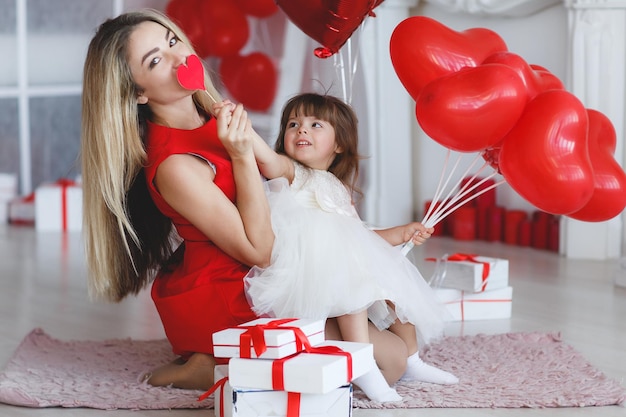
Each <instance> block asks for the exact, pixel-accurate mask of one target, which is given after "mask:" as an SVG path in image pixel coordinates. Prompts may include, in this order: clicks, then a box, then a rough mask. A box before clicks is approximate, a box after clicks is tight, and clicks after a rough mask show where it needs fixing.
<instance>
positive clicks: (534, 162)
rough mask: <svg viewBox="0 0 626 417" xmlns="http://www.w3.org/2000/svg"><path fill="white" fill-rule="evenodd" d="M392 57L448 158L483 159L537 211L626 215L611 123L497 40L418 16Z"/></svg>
mask: <svg viewBox="0 0 626 417" xmlns="http://www.w3.org/2000/svg"><path fill="white" fill-rule="evenodd" d="M390 53H391V61H392V64H393V66H394V69H395V71H396V74H397V75H398V78H399V79H400V81H401V82H402V84H403V85H404V87H405V88H406V90H407V92H408V93H409V94H410V95H411V97H412V98H413V99H414V100H415V114H416V118H417V121H418V123H419V125H420V126H421V128H422V129H423V130H424V132H425V133H426V134H427V135H428V136H429V137H431V138H432V139H433V140H435V141H436V142H438V143H439V144H441V145H443V146H445V147H446V148H448V149H450V150H453V151H458V152H479V153H480V154H481V155H482V157H483V158H484V159H485V161H486V162H487V163H488V164H489V165H491V166H492V167H493V168H494V169H495V170H496V171H498V172H499V173H500V174H502V176H503V177H504V179H505V180H506V182H507V183H508V184H509V185H510V186H511V187H512V188H513V189H514V190H515V191H516V192H517V193H518V194H520V195H521V196H522V197H523V198H525V199H526V200H527V201H528V202H530V203H531V204H533V205H534V206H536V207H537V208H539V209H541V210H543V211H545V212H548V213H552V214H559V215H566V216H569V217H571V218H574V219H578V220H582V221H604V220H609V219H611V218H613V217H615V216H617V215H618V214H620V213H621V212H622V211H623V209H624V207H626V174H625V173H624V171H623V169H622V168H621V167H620V165H619V163H618V162H617V161H616V160H615V158H614V152H615V145H616V134H615V129H614V127H613V125H612V124H611V122H610V120H609V119H608V118H607V117H606V116H605V115H603V114H602V113H600V112H598V111H595V110H592V109H587V108H585V106H584V105H583V104H582V103H581V101H580V100H579V99H577V98H576V97H575V96H574V95H573V94H571V93H569V92H567V91H566V90H565V89H564V86H563V83H562V82H561V81H560V80H559V79H558V78H557V77H556V76H555V75H553V74H552V73H550V71H548V70H547V69H545V68H543V67H540V66H538V65H531V64H528V63H527V62H526V61H525V60H524V59H523V58H522V57H520V56H519V55H516V54H514V53H512V52H510V51H508V49H507V46H506V44H505V42H504V41H503V40H502V38H500V36H498V35H497V34H496V33H495V32H493V31H491V30H489V29H486V28H471V29H468V30H465V31H462V32H458V31H454V30H452V29H450V28H448V27H446V26H444V25H443V24H441V23H440V22H438V21H436V20H434V19H431V18H428V17H425V16H413V17H409V18H407V19H405V20H404V21H402V22H400V24H398V25H397V27H396V28H395V29H394V31H393V34H392V36H391V40H390Z"/></svg>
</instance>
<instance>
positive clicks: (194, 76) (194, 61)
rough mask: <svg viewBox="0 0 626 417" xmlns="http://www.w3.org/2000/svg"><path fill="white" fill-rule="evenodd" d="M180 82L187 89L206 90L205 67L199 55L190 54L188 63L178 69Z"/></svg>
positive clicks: (177, 75) (177, 74)
mask: <svg viewBox="0 0 626 417" xmlns="http://www.w3.org/2000/svg"><path fill="white" fill-rule="evenodd" d="M176 78H177V79H178V83H179V84H180V85H181V86H182V87H183V88H185V89H187V90H204V67H203V66H202V62H201V61H200V58H198V56H197V55H189V56H188V57H187V63H186V64H183V65H181V66H179V67H178V69H177V70H176Z"/></svg>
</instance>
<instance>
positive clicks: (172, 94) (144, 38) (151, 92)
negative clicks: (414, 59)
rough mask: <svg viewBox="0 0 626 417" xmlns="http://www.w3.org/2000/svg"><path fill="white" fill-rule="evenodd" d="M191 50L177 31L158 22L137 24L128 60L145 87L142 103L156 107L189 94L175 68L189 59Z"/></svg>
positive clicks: (133, 74) (135, 75)
mask: <svg viewBox="0 0 626 417" xmlns="http://www.w3.org/2000/svg"><path fill="white" fill-rule="evenodd" d="M190 54H191V50H190V49H189V48H188V47H187V45H185V44H184V43H182V42H181V41H180V40H179V39H178V38H177V37H176V36H175V35H174V33H172V32H170V31H169V29H167V28H165V27H163V26H161V25H160V24H158V23H156V22H151V21H148V22H143V23H140V24H139V25H137V27H136V28H135V30H134V31H133V33H132V34H131V36H130V39H129V44H128V61H129V67H130V70H131V73H132V76H133V80H134V81H135V83H136V84H137V85H138V86H139V88H140V89H141V90H142V92H141V94H140V95H139V97H138V102H139V104H146V103H149V105H150V107H151V108H152V109H153V110H154V109H155V108H156V107H158V106H167V105H169V104H172V103H175V102H176V101H178V100H180V99H182V98H184V97H188V96H190V95H191V94H192V92H191V91H189V90H186V89H184V88H183V87H181V86H180V84H179V83H178V80H177V78H176V69H177V68H178V67H179V66H180V65H182V64H184V63H185V62H186V59H187V56H189V55H190Z"/></svg>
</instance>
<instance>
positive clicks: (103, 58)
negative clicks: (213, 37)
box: [81, 9, 219, 301]
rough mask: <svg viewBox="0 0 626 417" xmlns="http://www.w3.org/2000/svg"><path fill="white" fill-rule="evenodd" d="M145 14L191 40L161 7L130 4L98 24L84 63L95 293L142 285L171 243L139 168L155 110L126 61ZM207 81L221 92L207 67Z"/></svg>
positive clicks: (203, 105)
mask: <svg viewBox="0 0 626 417" xmlns="http://www.w3.org/2000/svg"><path fill="white" fill-rule="evenodd" d="M146 21H152V22H156V23H158V24H160V25H162V26H164V27H165V28H167V29H169V30H170V31H171V32H172V33H173V34H175V35H176V36H178V38H179V39H180V40H181V41H182V42H184V43H186V44H187V45H188V46H189V47H190V48H192V46H191V44H190V43H189V40H188V39H187V37H186V36H185V35H184V33H183V32H182V31H181V30H180V28H178V27H177V26H176V24H174V23H173V22H172V21H171V20H170V19H169V18H167V16H165V15H164V14H162V13H160V12H158V11H156V10H150V9H146V10H142V11H137V12H129V13H125V14H122V15H120V16H118V17H116V18H114V19H108V20H106V21H105V22H104V23H102V24H101V25H100V27H99V28H98V30H97V31H96V34H95V36H94V37H93V39H92V40H91V42H90V44H89V48H88V50H87V57H86V60H85V66H84V71H83V95H82V127H81V129H82V134H81V148H82V149H81V156H82V177H83V235H84V241H85V250H86V256H87V265H88V268H89V272H90V277H89V283H90V285H89V289H90V294H91V295H92V296H94V297H103V298H106V299H108V300H112V301H120V300H122V299H123V298H124V297H125V296H126V295H128V294H130V293H133V294H136V293H138V292H139V291H140V290H141V289H142V288H144V287H145V286H146V284H148V283H149V282H150V280H151V279H152V276H153V275H154V272H155V271H156V270H157V269H158V268H159V267H161V266H163V265H164V264H165V262H166V261H167V259H168V258H169V257H170V255H171V254H172V250H173V248H172V245H171V239H170V237H171V232H172V225H171V222H170V221H169V219H167V218H165V217H164V216H163V215H162V214H161V213H159V212H158V210H157V209H156V207H155V206H154V203H153V202H152V200H151V198H150V196H149V194H148V192H147V185H146V183H145V177H144V175H143V169H142V168H143V166H144V165H145V162H146V151H145V146H144V140H143V139H144V137H143V136H144V132H145V125H146V122H147V120H148V119H150V118H151V117H152V114H151V112H150V109H149V107H148V106H147V105H140V104H138V103H137V97H138V93H139V88H138V86H137V85H136V84H135V82H134V81H133V78H132V75H131V71H130V68H129V66H128V62H127V61H128V60H127V58H128V50H127V47H128V42H129V38H130V35H131V34H132V32H133V31H134V30H135V28H136V26H137V25H138V24H140V23H142V22H146ZM205 87H206V90H207V92H208V93H209V95H210V96H212V97H215V98H219V93H218V92H217V91H216V89H215V87H214V86H213V84H212V83H211V81H210V77H209V75H208V73H206V71H205ZM193 99H194V102H195V103H196V106H197V107H198V109H199V111H201V112H204V113H206V114H210V113H211V101H210V100H209V97H208V95H207V94H205V93H204V92H201V91H200V92H195V93H194V95H193ZM148 222H150V224H148Z"/></svg>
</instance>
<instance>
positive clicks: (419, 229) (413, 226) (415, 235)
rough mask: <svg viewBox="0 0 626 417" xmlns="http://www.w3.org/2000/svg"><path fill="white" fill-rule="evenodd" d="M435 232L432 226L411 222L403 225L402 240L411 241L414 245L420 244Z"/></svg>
mask: <svg viewBox="0 0 626 417" xmlns="http://www.w3.org/2000/svg"><path fill="white" fill-rule="evenodd" d="M434 232H435V228H434V227H426V226H424V225H423V224H421V223H418V222H413V223H409V224H407V225H405V226H404V227H403V231H402V233H403V237H404V239H403V240H404V242H408V241H411V242H413V244H414V245H421V244H422V243H424V242H426V239H428V238H429V237H431V236H432V234H433V233H434Z"/></svg>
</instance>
